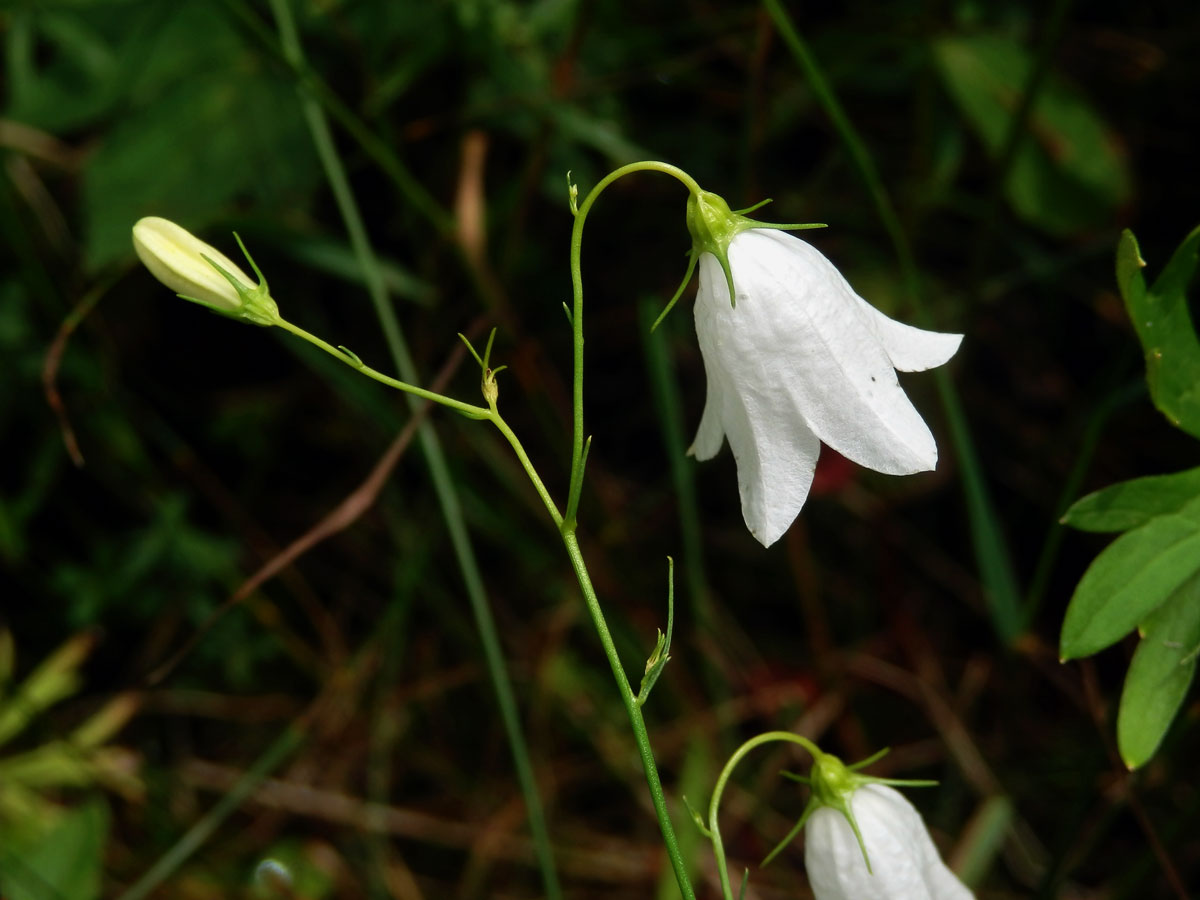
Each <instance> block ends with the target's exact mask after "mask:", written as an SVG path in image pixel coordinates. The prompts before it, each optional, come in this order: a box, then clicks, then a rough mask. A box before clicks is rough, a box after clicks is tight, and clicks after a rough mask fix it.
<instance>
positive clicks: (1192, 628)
mask: <svg viewBox="0 0 1200 900" xmlns="http://www.w3.org/2000/svg"><path fill="white" fill-rule="evenodd" d="M1142 630H1143V635H1142V641H1141V643H1140V644H1138V648H1137V651H1136V652H1135V653H1134V654H1133V661H1132V662H1131V663H1130V664H1129V673H1128V674H1127V675H1126V676H1125V689H1124V690H1123V691H1122V692H1121V707H1120V710H1119V711H1118V713H1117V746H1118V748H1119V750H1120V753H1121V759H1123V760H1124V761H1125V765H1126V766H1128V767H1129V768H1130V769H1136V768H1138V767H1139V766H1142V765H1145V764H1146V763H1147V762H1148V761H1149V760H1150V758H1151V757H1152V756H1154V753H1155V751H1157V750H1158V746H1159V744H1161V743H1162V739H1163V737H1164V736H1165V735H1166V733H1167V728H1169V727H1170V725H1171V721H1172V720H1173V719H1174V718H1175V714H1176V713H1177V712H1178V711H1179V707H1180V705H1181V704H1182V703H1183V698H1184V697H1185V696H1186V695H1187V691H1188V688H1189V687H1190V686H1191V683H1192V677H1193V676H1194V675H1195V673H1196V647H1197V645H1200V576H1197V577H1193V578H1192V579H1191V580H1190V581H1189V582H1187V583H1186V584H1184V585H1183V586H1182V587H1180V588H1179V590H1177V591H1176V592H1175V593H1174V594H1173V595H1172V596H1171V599H1170V600H1168V601H1167V602H1166V603H1164V604H1163V605H1162V606H1161V607H1159V608H1158V609H1157V610H1156V611H1155V613H1154V614H1153V615H1152V616H1150V618H1149V619H1147V620H1146V624H1145V626H1144V627H1143V629H1142Z"/></svg>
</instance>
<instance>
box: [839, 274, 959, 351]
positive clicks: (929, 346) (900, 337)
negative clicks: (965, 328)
mask: <svg viewBox="0 0 1200 900" xmlns="http://www.w3.org/2000/svg"><path fill="white" fill-rule="evenodd" d="M838 277H839V278H841V277H842V276H841V273H840V272H839V273H838ZM842 281H843V283H846V282H845V279H844V278H843V279H842ZM846 290H848V291H850V293H851V294H854V299H855V300H856V301H857V304H858V306H859V309H860V310H861V311H863V312H864V313H866V316H867V319H868V321H870V323H871V326H872V327H873V328H874V329H875V334H876V335H877V336H878V337H879V342H880V343H881V344H883V349H884V350H886V351H887V355H888V358H889V359H891V361H892V365H893V366H895V367H896V368H897V369H899V370H900V371H901V372H924V371H925V370H926V369H936V368H937V367H938V366H940V365H943V364H944V363H946V362H947V361H948V360H949V359H950V357H952V356H954V354H955V353H957V352H958V347H959V345H960V344H961V343H962V339H963V336H962V335H961V334H948V333H946V332H942V331H926V330H925V329H923V328H914V327H913V326H911V325H905V324H904V323H903V322H897V321H896V320H895V319H892V318H889V317H887V316H885V315H884V314H883V313H881V312H880V311H879V310H877V309H876V308H875V307H873V306H872V305H871V304H870V303H868V302H867V301H866V300H864V299H863V298H862V297H860V296H858V294H855V293H854V289H853V288H851V287H850V285H849V284H848V283H846Z"/></svg>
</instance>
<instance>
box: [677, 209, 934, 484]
mask: <svg viewBox="0 0 1200 900" xmlns="http://www.w3.org/2000/svg"><path fill="white" fill-rule="evenodd" d="M729 260H730V266H731V267H732V269H733V276H734V284H735V288H736V290H737V293H738V303H737V306H736V307H732V308H729V309H728V310H727V311H726V310H722V309H721V308H720V307H721V304H720V303H717V304H714V306H715V307H716V310H715V311H714V313H715V315H716V316H720V317H721V318H723V319H724V320H725V322H724V325H723V328H724V330H726V331H727V332H728V333H729V334H730V335H732V336H734V341H731V343H734V342H736V343H737V344H738V347H737V349H736V353H737V355H740V356H741V358H742V359H743V360H744V363H743V364H744V366H745V367H747V368H750V369H754V370H757V372H756V374H755V375H754V376H753V377H754V379H755V380H756V381H757V382H758V383H760V384H763V385H767V384H769V385H770V386H771V387H772V389H773V390H776V391H781V392H789V393H790V394H791V395H792V397H793V402H794V403H795V405H796V407H797V408H798V409H800V410H801V411H802V412H803V415H804V417H805V420H806V422H807V424H808V426H809V428H810V429H811V430H812V431H813V433H815V434H816V435H817V436H818V437H819V438H820V439H821V440H822V441H824V442H825V443H827V444H829V445H830V446H831V447H833V448H834V449H835V450H837V451H838V452H839V453H841V454H842V455H843V456H845V457H847V458H849V459H851V460H853V461H854V462H856V463H859V464H860V465H863V466H866V467H868V468H871V469H874V470H876V471H878V472H884V473H887V474H890V475H908V474H911V473H913V472H921V471H926V470H929V469H932V468H934V467H935V466H936V464H937V445H936V444H935V443H934V440H933V435H932V434H930V432H929V428H928V427H927V426H926V425H925V422H924V420H923V419H922V418H921V416H920V414H918V413H917V411H916V409H914V408H913V405H912V403H911V402H910V401H909V399H908V396H907V395H906V394H905V393H904V390H903V389H902V388H901V387H900V384H899V382H898V381H897V380H896V372H895V369H894V367H893V364H892V360H891V358H890V357H889V355H888V353H887V351H886V350H885V349H884V346H883V344H882V343H881V341H880V339H879V337H878V336H877V333H876V331H875V329H874V327H872V322H871V320H870V319H868V318H867V316H866V314H865V313H864V312H863V311H862V309H861V308H860V306H859V304H858V303H857V302H856V301H857V297H856V295H855V294H854V293H853V291H851V290H850V289H849V286H848V285H846V283H845V280H844V279H843V278H842V277H841V275H840V274H839V273H838V271H837V269H835V268H834V266H833V264H832V263H831V262H829V260H827V259H826V258H825V257H824V256H822V255H821V253H820V252H818V251H817V250H816V249H815V248H813V247H811V246H810V245H808V244H806V243H805V242H804V241H801V240H800V239H798V238H795V237H793V236H791V235H789V234H785V233H783V232H780V231H773V230H767V229H752V230H750V231H745V232H742V233H741V234H739V235H737V236H736V237H735V238H734V239H733V241H732V242H731V243H730V245H729ZM703 263H704V260H703V259H702V260H701V265H702V268H701V275H702V276H703V275H704V268H703ZM714 264H715V261H714ZM710 277H712V276H711V275H710ZM713 293H714V294H715V295H716V298H717V299H718V300H719V299H720V297H721V295H722V294H725V293H727V291H725V290H723V288H722V286H721V285H720V284H719V282H715V283H713ZM697 302H698V303H699V300H698V301H697ZM731 349H732V348H731ZM726 352H727V353H728V352H729V351H726ZM706 358H707V357H706ZM726 427H727V429H728V426H726Z"/></svg>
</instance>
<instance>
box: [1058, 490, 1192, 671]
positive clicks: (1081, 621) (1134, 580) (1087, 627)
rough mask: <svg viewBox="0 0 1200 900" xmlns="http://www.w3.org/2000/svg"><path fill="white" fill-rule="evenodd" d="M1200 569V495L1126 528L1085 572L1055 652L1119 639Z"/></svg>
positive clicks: (1081, 651)
mask: <svg viewBox="0 0 1200 900" xmlns="http://www.w3.org/2000/svg"><path fill="white" fill-rule="evenodd" d="M1198 569H1200V498H1197V499H1195V500H1193V501H1191V502H1190V503H1188V504H1187V505H1186V506H1185V507H1183V509H1181V510H1180V511H1179V512H1177V513H1171V514H1169V515H1165V516H1158V517H1157V518H1154V519H1151V520H1150V521H1149V522H1147V523H1146V524H1145V525H1142V526H1141V527H1139V528H1135V529H1133V530H1132V531H1129V532H1126V533H1125V534H1123V535H1121V537H1119V538H1117V539H1116V540H1115V541H1113V543H1112V544H1110V545H1109V546H1108V547H1107V548H1105V550H1104V552H1102V553H1101V554H1100V555H1099V556H1097V557H1096V559H1095V560H1094V561H1093V562H1092V564H1091V565H1090V566H1089V567H1088V570H1087V571H1086V572H1084V574H1083V578H1081V579H1080V581H1079V585H1078V586H1077V587H1076V588H1075V594H1074V596H1072V597H1071V603H1070V605H1069V606H1068V607H1067V614H1066V617H1065V618H1064V620H1063V629H1062V637H1061V639H1060V643H1059V656H1060V657H1061V658H1062V659H1063V660H1068V659H1078V658H1079V657H1082V656H1090V655H1091V654H1093V653H1096V652H1098V651H1100V650H1103V649H1104V648H1105V647H1108V646H1109V645H1111V644H1113V643H1115V642H1117V641H1119V640H1120V639H1121V638H1122V637H1124V636H1125V635H1126V634H1128V633H1129V632H1131V631H1132V630H1133V629H1134V628H1136V627H1137V626H1138V624H1139V623H1141V622H1143V621H1145V620H1146V618H1147V617H1148V616H1149V615H1150V614H1151V613H1152V612H1154V610H1155V609H1157V608H1158V607H1159V606H1161V605H1162V604H1163V603H1164V602H1165V601H1166V600H1167V599H1168V598H1169V597H1170V596H1171V594H1173V593H1174V592H1175V591H1176V590H1177V589H1178V588H1179V587H1180V585H1182V584H1183V583H1184V582H1186V581H1187V580H1188V579H1189V578H1191V577H1192V575H1193V574H1195V573H1196V571H1197V570H1198Z"/></svg>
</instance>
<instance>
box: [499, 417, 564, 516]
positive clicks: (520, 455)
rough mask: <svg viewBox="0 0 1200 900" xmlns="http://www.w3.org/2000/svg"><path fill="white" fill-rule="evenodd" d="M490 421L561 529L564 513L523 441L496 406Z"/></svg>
mask: <svg viewBox="0 0 1200 900" xmlns="http://www.w3.org/2000/svg"><path fill="white" fill-rule="evenodd" d="M488 419H489V420H490V421H491V423H492V424H493V425H495V426H496V428H498V429H499V430H500V433H501V434H502V435H504V438H505V440H507V441H508V443H509V446H511V447H512V448H513V452H514V453H516V454H517V461H518V462H519V463H520V464H521V468H522V469H524V470H525V474H526V475H528V476H529V480H530V481H531V482H532V483H533V488H534V490H536V491H537V493H538V496H539V497H541V498H542V503H544V504H545V506H546V512H548V513H550V518H551V519H553V520H554V525H555V527H557V528H560V529H561V528H562V523H563V517H562V513H560V512H559V511H558V506H557V504H555V502H554V499H553V498H552V497H551V496H550V492H549V491H548V490H546V485H545V484H544V483H543V482H542V479H541V476H540V475H538V473H537V469H535V468H534V467H533V463H532V462H530V460H529V456H528V455H527V454H526V453H525V448H524V447H523V446H522V445H521V441H520V440H519V439H518V438H517V435H516V433H515V432H514V431H513V430H512V429H511V428H510V427H509V426H508V423H507V422H505V421H504V418H503V417H502V416H501V415H500V413H499V412H498V411H497V410H496V407H495V405H493V406H492V411H491V415H489V416H488Z"/></svg>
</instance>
